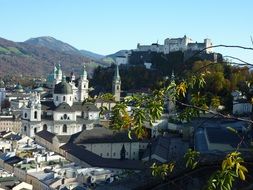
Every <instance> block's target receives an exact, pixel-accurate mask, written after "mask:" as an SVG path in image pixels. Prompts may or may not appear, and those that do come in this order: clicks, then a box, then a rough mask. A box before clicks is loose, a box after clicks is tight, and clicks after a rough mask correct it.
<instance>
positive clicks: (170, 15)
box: [0, 0, 253, 63]
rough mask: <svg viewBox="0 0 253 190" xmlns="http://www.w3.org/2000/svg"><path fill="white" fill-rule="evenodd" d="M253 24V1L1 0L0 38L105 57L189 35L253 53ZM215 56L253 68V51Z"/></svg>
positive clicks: (232, 51) (228, 50)
mask: <svg viewBox="0 0 253 190" xmlns="http://www.w3.org/2000/svg"><path fill="white" fill-rule="evenodd" d="M252 19H253V1H252V0H241V1H239V0H191V1H190V0H173V1H172V0H124V1H122V0H0V37H2V38H6V39H9V40H12V41H17V42H20V41H25V40H27V39H29V38H32V37H39V36H52V37H54V38H56V39H59V40H61V41H64V42H66V43H69V44H70V45H72V46H74V47H76V48H78V49H85V50H89V51H93V52H95V53H99V54H103V55H107V54H111V53H114V52H116V51H118V50H121V49H135V48H136V45H137V43H140V44H151V43H154V42H157V41H158V43H160V44H163V42H164V39H166V38H176V37H183V36H184V35H187V36H189V37H190V38H192V39H193V40H194V41H198V42H202V41H203V39H204V38H210V39H211V40H212V42H213V44H214V45H218V44H226V45H241V46H247V47H253V44H252V43H251V39H250V36H253V24H252V21H253V20H252ZM215 51H216V52H221V53H223V54H224V55H230V56H236V57H238V58H240V59H243V60H245V61H248V62H251V63H253V51H246V50H240V49H231V48H217V49H215Z"/></svg>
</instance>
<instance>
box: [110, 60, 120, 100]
mask: <svg viewBox="0 0 253 190" xmlns="http://www.w3.org/2000/svg"><path fill="white" fill-rule="evenodd" d="M120 91H121V80H120V76H119V66H118V64H116V70H115V73H114V77H113V81H112V94H113V95H114V97H115V101H117V102H119V101H120Z"/></svg>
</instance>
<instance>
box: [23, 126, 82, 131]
mask: <svg viewBox="0 0 253 190" xmlns="http://www.w3.org/2000/svg"><path fill="white" fill-rule="evenodd" d="M47 129H48V128H47V124H44V125H43V130H46V131H47ZM26 130H27V127H26V126H24V131H25V132H26ZM82 130H86V125H85V124H83V127H82ZM62 132H63V133H67V132H68V127H67V125H66V124H64V125H63V127H62ZM34 133H37V128H34Z"/></svg>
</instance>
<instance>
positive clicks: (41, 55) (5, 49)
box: [0, 38, 108, 76]
mask: <svg viewBox="0 0 253 190" xmlns="http://www.w3.org/2000/svg"><path fill="white" fill-rule="evenodd" d="M65 45H66V44H65ZM65 47H66V49H63V50H69V49H67V48H68V47H69V46H68V45H66V46H65ZM59 62H60V63H61V65H62V68H63V70H64V71H65V72H67V73H66V74H68V73H70V72H71V71H72V70H73V69H77V70H78V69H79V68H80V66H81V64H82V63H84V62H85V63H87V65H88V66H87V67H88V70H89V71H91V70H93V69H94V67H96V66H98V65H101V66H108V65H107V64H106V63H104V62H102V61H97V60H91V59H90V58H88V57H85V56H83V55H82V54H81V53H80V54H78V53H73V52H71V51H60V50H59V49H52V48H47V47H45V46H42V45H33V44H32V43H31V41H30V43H25V42H13V41H10V40H6V39H3V38H0V75H18V74H23V75H33V76H41V75H44V76H45V75H46V74H47V73H49V72H51V71H52V69H53V65H54V64H57V63H59Z"/></svg>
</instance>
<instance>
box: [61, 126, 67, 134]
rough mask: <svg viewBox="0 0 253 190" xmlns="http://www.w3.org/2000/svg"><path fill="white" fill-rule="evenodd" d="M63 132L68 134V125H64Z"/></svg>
mask: <svg viewBox="0 0 253 190" xmlns="http://www.w3.org/2000/svg"><path fill="white" fill-rule="evenodd" d="M62 132H63V133H67V125H66V124H64V125H63V128H62Z"/></svg>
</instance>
